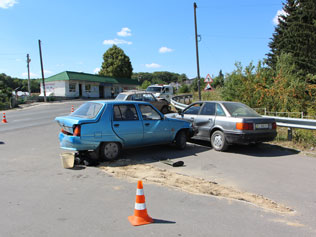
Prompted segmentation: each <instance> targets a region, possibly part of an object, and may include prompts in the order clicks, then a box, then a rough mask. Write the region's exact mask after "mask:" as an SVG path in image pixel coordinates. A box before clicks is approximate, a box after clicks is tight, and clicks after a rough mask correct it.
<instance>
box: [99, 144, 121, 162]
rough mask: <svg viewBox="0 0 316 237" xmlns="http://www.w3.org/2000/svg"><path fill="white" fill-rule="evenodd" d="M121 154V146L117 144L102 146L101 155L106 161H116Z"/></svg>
mask: <svg viewBox="0 0 316 237" xmlns="http://www.w3.org/2000/svg"><path fill="white" fill-rule="evenodd" d="M120 152H121V145H120V144H119V143H116V142H107V143H103V144H102V148H101V154H102V157H103V158H104V159H105V160H116V159H117V158H118V156H119V155H120Z"/></svg>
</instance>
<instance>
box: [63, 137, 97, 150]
mask: <svg viewBox="0 0 316 237" xmlns="http://www.w3.org/2000/svg"><path fill="white" fill-rule="evenodd" d="M59 142H60V148H62V149H65V150H71V151H87V150H95V149H96V148H97V147H98V146H99V142H91V141H83V140H82V139H81V138H80V137H76V136H68V135H65V134H63V133H59Z"/></svg>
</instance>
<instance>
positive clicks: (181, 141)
mask: <svg viewBox="0 0 316 237" xmlns="http://www.w3.org/2000/svg"><path fill="white" fill-rule="evenodd" d="M175 142H176V147H177V148H178V149H179V150H183V149H184V148H185V147H186V145H187V136H186V135H185V132H184V131H183V130H182V131H179V132H178V133H177V135H176V139H175Z"/></svg>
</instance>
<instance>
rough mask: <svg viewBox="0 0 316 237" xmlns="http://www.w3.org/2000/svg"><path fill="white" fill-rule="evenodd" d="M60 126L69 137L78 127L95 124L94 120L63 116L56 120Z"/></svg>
mask: <svg viewBox="0 0 316 237" xmlns="http://www.w3.org/2000/svg"><path fill="white" fill-rule="evenodd" d="M55 120H56V121H57V123H58V124H59V126H60V127H61V128H62V130H64V131H65V132H66V133H67V134H68V135H72V134H73V132H74V128H75V127H76V126H77V125H81V124H86V123H92V122H95V120H94V119H87V118H79V117H73V116H63V117H57V118H55Z"/></svg>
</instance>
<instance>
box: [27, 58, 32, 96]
mask: <svg viewBox="0 0 316 237" xmlns="http://www.w3.org/2000/svg"><path fill="white" fill-rule="evenodd" d="M30 62H31V59H30V55H29V54H27V55H26V63H27V78H28V84H27V87H28V88H27V89H28V91H29V96H31V81H30Z"/></svg>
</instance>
